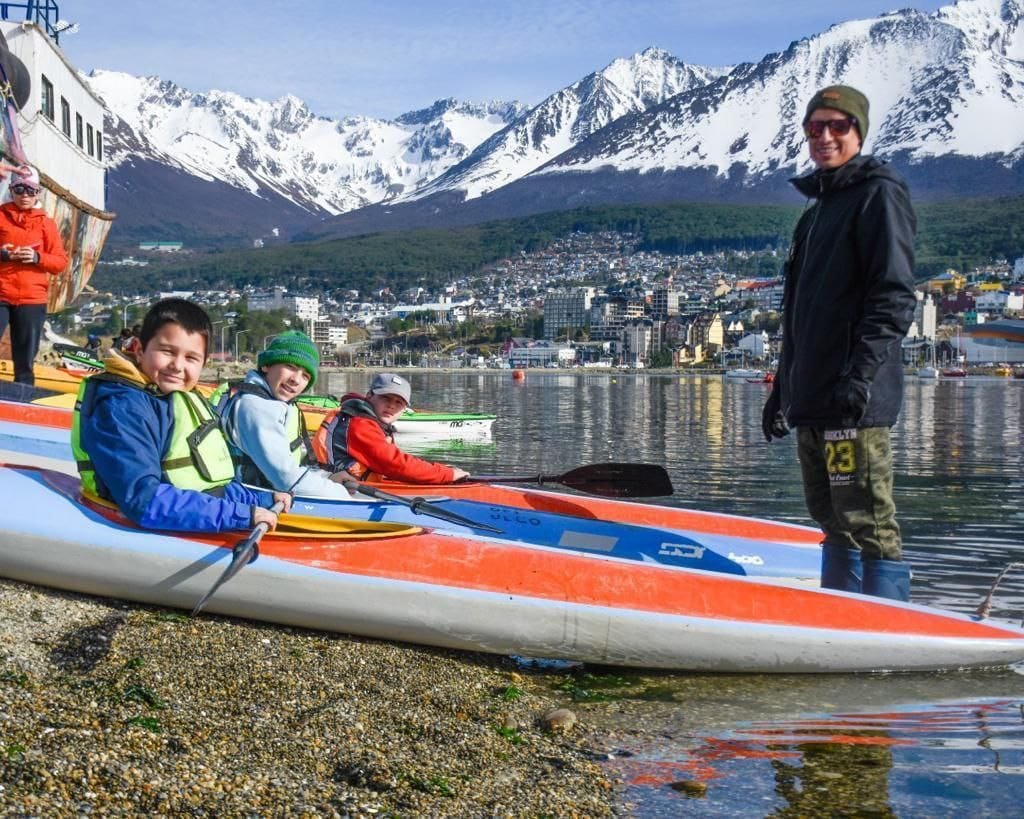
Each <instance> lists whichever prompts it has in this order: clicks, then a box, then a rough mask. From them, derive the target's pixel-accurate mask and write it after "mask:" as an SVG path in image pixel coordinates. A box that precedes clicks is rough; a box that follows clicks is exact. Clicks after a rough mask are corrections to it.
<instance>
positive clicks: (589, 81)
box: [399, 48, 725, 201]
mask: <svg viewBox="0 0 1024 819" xmlns="http://www.w3.org/2000/svg"><path fill="white" fill-rule="evenodd" d="M724 73H725V69H711V68H704V67H701V66H693V65H688V64H686V63H684V62H683V61H682V60H679V59H678V58H676V57H673V56H672V55H671V54H669V53H668V52H667V51H663V50H661V49H658V48H648V49H646V50H645V51H643V52H641V53H639V54H634V55H633V56H632V57H630V58H628V59H618V60H615V61H614V62H612V63H611V64H610V65H608V66H606V67H605V68H603V69H602V70H600V71H596V72H594V73H593V74H588V75H587V76H586V77H584V78H583V79H582V80H579V81H578V82H575V83H573V84H572V85H570V86H569V87H568V88H563V89H562V90H561V91H558V92H557V93H555V94H552V95H551V96H550V97H548V98H547V99H546V100H544V101H543V102H542V103H540V104H539V105H537V106H536V107H535V108H533V109H531V110H530V111H528V112H526V113H525V114H523V115H522V116H520V117H519V118H518V119H516V120H515V122H513V123H512V124H510V125H509V126H507V127H506V128H504V129H503V130H501V131H498V132H497V133H496V134H494V135H493V136H492V137H490V138H489V139H487V140H485V141H484V142H483V143H482V144H480V145H479V146H478V147H477V148H476V150H474V151H473V152H472V153H471V154H470V155H469V156H468V157H466V159H464V160H462V161H461V162H460V163H459V164H458V165H456V166H454V167H453V168H451V169H450V170H448V171H447V172H446V173H444V174H443V175H442V176H440V177H438V178H437V179H435V180H434V181H433V182H431V183H429V184H427V185H425V186H423V187H422V188H420V189H418V190H415V191H412V192H410V193H407V194H406V195H404V196H402V197H400V198H399V200H400V201H401V200H405V201H409V200H413V199H421V198H423V197H424V196H428V195H430V194H433V193H438V192H439V191H444V190H461V191H465V193H466V198H467V199H473V198H475V197H477V196H481V195H483V194H485V193H488V192H489V191H492V190H494V189H496V188H500V187H502V186H503V185H506V184H508V183H509V182H514V181H515V180H516V179H520V178H522V177H523V176H525V175H526V174H528V173H530V172H531V171H533V170H535V169H536V168H539V167H540V166H541V165H543V164H545V163H546V162H549V161H550V160H552V159H554V158H555V157H557V156H559V155H560V154H562V153H564V152H565V151H567V150H569V149H570V148H572V147H573V146H574V145H577V144H579V143H580V142H582V141H583V140H584V139H586V138H587V137H589V136H590V135H591V134H593V133H595V132H596V131H599V130H601V129H602V128H604V127H605V126H606V125H609V124H611V123H612V122H614V121H615V120H617V119H619V118H620V117H624V116H625V115H626V114H632V113H635V112H638V111H646V110H647V109H649V108H651V107H652V106H655V105H657V104H658V103H661V102H664V101H665V100H667V99H668V98H669V97H674V96H675V95H676V94H679V93H681V92H683V91H688V90H690V89H693V88H699V87H701V86H704V85H706V84H707V83H708V82H709V81H710V80H711V79H713V78H715V77H717V76H719V75H721V74H724Z"/></svg>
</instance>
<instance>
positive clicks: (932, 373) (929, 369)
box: [917, 364, 939, 381]
mask: <svg viewBox="0 0 1024 819" xmlns="http://www.w3.org/2000/svg"><path fill="white" fill-rule="evenodd" d="M917 377H918V378H922V379H924V380H926V381H928V380H934V379H936V378H938V377H939V370H938V368H937V367H933V366H932V365H931V364H926V365H925V366H924V367H919V368H918V370H917Z"/></svg>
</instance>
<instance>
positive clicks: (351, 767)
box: [0, 580, 616, 817]
mask: <svg viewBox="0 0 1024 819" xmlns="http://www.w3.org/2000/svg"><path fill="white" fill-rule="evenodd" d="M0 611H2V612H3V616H2V619H0V815H2V816H40V817H50V816H86V815H95V816H107V815H116V816H142V815H146V816H217V817H225V816H371V815H373V816H466V817H470V816H472V817H477V816H530V817H534V816H559V817H571V816H586V817H600V816H612V815H614V814H615V813H616V810H615V807H614V805H615V788H614V785H613V783H612V782H611V781H610V780H609V778H608V777H607V775H606V774H605V772H604V771H603V770H602V769H601V768H600V767H599V766H598V765H597V764H596V762H595V759H598V758H600V753H599V752H595V751H594V750H592V749H593V748H594V747H596V746H597V745H600V740H597V739H595V737H593V736H588V734H587V730H586V728H585V726H583V725H581V724H579V723H577V724H575V725H572V724H571V723H572V719H571V716H572V715H569V716H570V719H568V720H567V721H566V723H565V724H564V726H565V727H560V726H557V725H556V726H555V727H554V728H551V727H548V726H549V723H548V722H547V721H545V719H544V718H545V716H546V715H548V714H549V712H550V711H551V710H552V709H555V708H558V707H559V706H564V705H565V703H564V702H560V701H559V700H558V699H557V697H556V696H553V695H554V694H556V692H554V691H553V690H552V689H550V688H549V687H547V685H545V684H544V683H543V681H542V679H541V678H540V677H534V675H532V674H531V673H529V672H525V671H523V670H521V669H519V668H518V667H517V666H516V665H515V664H513V663H512V662H511V661H510V660H507V659H505V658H501V657H491V656H486V655H478V654H466V653H459V652H451V651H444V650H435V649H426V648H421V647H416V646H408V645H401V644H393V643H383V642H378V641H373V640H364V639H359V638H353V637H349V636H345V635H336V634H325V633H321V632H313V631H304V630H300V629H291V628H284V627H276V626H270V625H265V624H259V623H253V622H249V621H241V620H231V619H227V618H223V617H217V616H201V617H199V618H197V619H189V618H188V617H187V616H185V614H184V613H182V612H177V611H170V610H164V609H159V608H154V607H148V606H140V605H135V604H129V603H123V602H120V601H114V600H104V599H98V598H92V597H85V596H81V595H75V594H68V593H63V592H58V591H53V590H49V589H43V588H39V587H35V586H29V585H26V584H22V583H17V582H13V581H7V580H0Z"/></svg>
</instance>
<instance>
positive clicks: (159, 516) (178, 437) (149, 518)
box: [71, 299, 291, 532]
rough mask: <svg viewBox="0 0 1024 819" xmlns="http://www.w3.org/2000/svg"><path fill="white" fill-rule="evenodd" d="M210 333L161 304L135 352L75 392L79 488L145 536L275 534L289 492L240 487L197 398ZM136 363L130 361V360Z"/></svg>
mask: <svg viewBox="0 0 1024 819" xmlns="http://www.w3.org/2000/svg"><path fill="white" fill-rule="evenodd" d="M211 334H212V327H211V325H210V317H209V316H208V315H207V314H206V311H205V310H203V309H202V308H201V307H200V306H199V305H197V304H194V303H193V302H190V301H188V300H186V299H164V300H163V301H159V302H157V303H156V304H154V305H153V307H151V308H150V310H149V312H148V313H147V314H146V317H145V319H144V320H143V322H142V330H141V332H140V337H139V345H138V350H137V351H135V352H132V353H129V354H128V355H124V354H119V353H117V352H116V351H112V352H111V354H110V355H109V356H108V357H107V359H106V360H105V361H104V365H105V370H104V372H102V373H98V374H96V375H94V376H92V377H90V378H88V379H86V380H85V382H84V383H83V384H82V387H81V388H80V389H79V393H78V401H77V402H76V404H75V413H74V419H73V422H72V429H71V445H72V448H73V450H74V453H75V459H76V461H77V463H78V471H79V474H80V475H81V477H82V488H83V490H84V491H85V492H86V493H89V492H92V493H95V494H97V495H99V496H100V497H102V498H106V499H107V500H111V501H113V502H114V503H116V504H117V505H118V507H119V508H120V509H121V511H122V512H123V513H124V514H125V515H126V516H127V517H128V518H130V519H131V520H133V521H134V522H135V523H137V524H138V525H140V526H143V527H145V528H147V529H164V530H170V531H183V532H221V531H230V530H234V529H249V528H252V527H253V526H255V525H256V524H258V523H267V524H269V525H270V526H271V527H274V526H276V525H277V515H275V514H274V513H273V512H271V511H270V510H269V509H268V508H266V507H269V506H270V505H272V504H273V503H274V502H275V501H281V502H283V503H284V509H285V511H287V510H288V509H289V508H290V506H291V498H290V496H289V495H287V494H286V493H283V492H276V493H273V495H272V494H271V493H270V492H260V491H257V490H253V489H249V488H247V487H245V486H243V485H242V484H240V483H239V482H237V481H235V480H234V464H233V463H232V460H231V455H230V453H229V452H228V446H227V442H226V441H225V440H224V436H223V434H222V433H221V431H220V427H219V425H218V422H217V418H216V416H215V414H214V413H213V411H212V409H211V408H210V406H209V404H208V403H207V402H206V400H205V399H204V398H203V397H202V396H201V395H200V394H199V393H197V392H195V391H194V388H195V386H196V384H197V383H198V381H199V375H200V373H201V372H202V369H203V366H204V365H205V363H206V355H207V350H208V348H209V341H210V336H211ZM129 356H130V357H129Z"/></svg>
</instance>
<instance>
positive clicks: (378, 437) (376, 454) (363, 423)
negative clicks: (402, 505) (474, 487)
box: [347, 418, 455, 483]
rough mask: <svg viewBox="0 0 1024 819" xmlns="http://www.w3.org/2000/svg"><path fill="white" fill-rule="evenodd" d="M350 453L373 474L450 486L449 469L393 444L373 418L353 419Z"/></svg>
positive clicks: (349, 435)
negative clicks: (410, 453)
mask: <svg viewBox="0 0 1024 819" xmlns="http://www.w3.org/2000/svg"><path fill="white" fill-rule="evenodd" d="M347 443H348V454H349V455H351V456H352V457H353V458H355V459H356V460H357V461H359V463H361V464H363V465H364V466H366V467H368V468H369V469H370V471H371V472H375V473H377V474H378V475H382V476H385V477H388V478H391V479H392V480H396V481H407V482H409V483H451V482H452V481H453V480H455V471H454V470H453V469H452V468H451V467H450V466H444V465H443V464H435V463H431V462H430V461H424V460H422V459H421V458H417V457H415V456H413V455H409V454H408V453H406V452H402V450H400V449H399V448H398V447H397V446H395V445H394V444H393V443H391V442H390V441H389V440H388V439H387V436H386V435H385V434H384V430H382V429H381V428H380V424H378V423H377V422H376V421H374V420H373V419H372V418H353V419H352V420H351V421H349V424H348V442H347Z"/></svg>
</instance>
